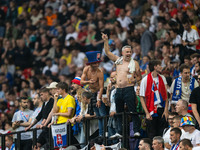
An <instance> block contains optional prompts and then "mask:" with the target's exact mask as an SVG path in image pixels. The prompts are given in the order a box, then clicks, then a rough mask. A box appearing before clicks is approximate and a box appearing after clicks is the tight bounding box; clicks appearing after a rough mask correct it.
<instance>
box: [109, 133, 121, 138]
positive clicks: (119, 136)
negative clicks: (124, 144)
mask: <svg viewBox="0 0 200 150" xmlns="http://www.w3.org/2000/svg"><path fill="white" fill-rule="evenodd" d="M114 138H122V135H120V134H119V133H115V134H114V135H112V136H110V139H114Z"/></svg>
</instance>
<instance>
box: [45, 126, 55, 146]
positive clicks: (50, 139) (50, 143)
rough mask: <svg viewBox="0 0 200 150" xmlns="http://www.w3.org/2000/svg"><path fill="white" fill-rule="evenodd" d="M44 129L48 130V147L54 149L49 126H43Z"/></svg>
mask: <svg viewBox="0 0 200 150" xmlns="http://www.w3.org/2000/svg"><path fill="white" fill-rule="evenodd" d="M44 130H48V132H49V148H50V149H54V144H52V143H53V140H52V133H51V127H50V128H45V129H44Z"/></svg>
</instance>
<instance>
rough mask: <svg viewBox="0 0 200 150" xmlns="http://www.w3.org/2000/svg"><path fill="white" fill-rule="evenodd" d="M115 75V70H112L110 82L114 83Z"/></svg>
mask: <svg viewBox="0 0 200 150" xmlns="http://www.w3.org/2000/svg"><path fill="white" fill-rule="evenodd" d="M116 75H117V72H116V71H114V72H112V73H111V74H110V81H111V83H112V84H115V83H116Z"/></svg>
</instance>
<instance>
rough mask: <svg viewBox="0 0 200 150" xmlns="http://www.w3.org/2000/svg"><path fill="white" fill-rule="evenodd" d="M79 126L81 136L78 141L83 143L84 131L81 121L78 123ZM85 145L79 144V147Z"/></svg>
mask: <svg viewBox="0 0 200 150" xmlns="http://www.w3.org/2000/svg"><path fill="white" fill-rule="evenodd" d="M79 127H80V129H81V131H80V132H81V133H80V134H81V136H80V141H79V143H85V132H84V128H83V123H82V122H81V123H80V124H79ZM84 146H85V145H81V148H83V147H84Z"/></svg>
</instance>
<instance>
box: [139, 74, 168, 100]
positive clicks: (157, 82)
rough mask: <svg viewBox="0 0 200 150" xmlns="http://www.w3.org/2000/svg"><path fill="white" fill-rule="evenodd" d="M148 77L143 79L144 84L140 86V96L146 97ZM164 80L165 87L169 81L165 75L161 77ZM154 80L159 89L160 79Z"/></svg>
mask: <svg viewBox="0 0 200 150" xmlns="http://www.w3.org/2000/svg"><path fill="white" fill-rule="evenodd" d="M147 76H148V75H146V76H145V77H144V78H143V79H142V82H141V84H140V96H143V97H145V93H146V88H147ZM160 76H161V77H162V79H163V82H164V84H165V85H167V81H166V78H165V77H164V76H163V75H160ZM153 80H154V81H155V83H156V85H157V87H159V86H158V85H159V81H158V77H156V78H153Z"/></svg>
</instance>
